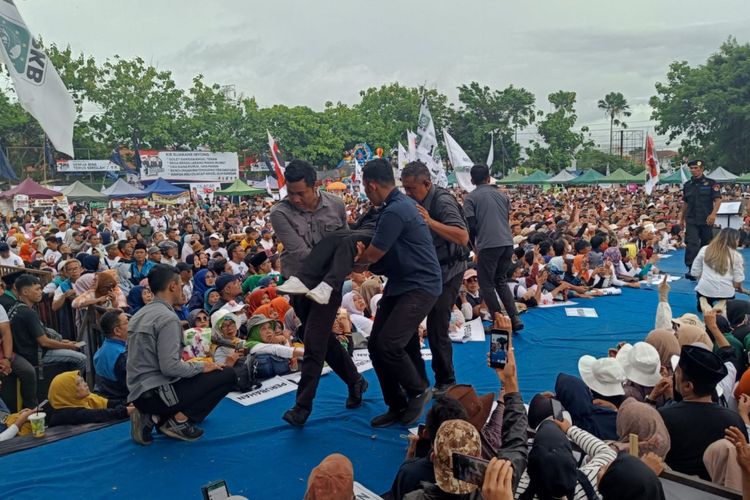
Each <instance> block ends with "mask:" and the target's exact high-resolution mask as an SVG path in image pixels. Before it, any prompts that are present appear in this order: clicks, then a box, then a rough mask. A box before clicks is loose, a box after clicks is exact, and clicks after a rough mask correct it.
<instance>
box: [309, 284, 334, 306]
mask: <svg viewBox="0 0 750 500" xmlns="http://www.w3.org/2000/svg"><path fill="white" fill-rule="evenodd" d="M332 291H333V288H332V287H331V285H329V284H328V283H326V282H324V281H321V282H320V283H319V284H318V286H316V287H315V288H313V289H312V290H310V291H309V292H307V294H305V297H307V298H308V299H310V300H313V301H315V302H317V303H318V304H320V305H326V304H328V301H329V300H331V292H332Z"/></svg>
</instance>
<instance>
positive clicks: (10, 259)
mask: <svg viewBox="0 0 750 500" xmlns="http://www.w3.org/2000/svg"><path fill="white" fill-rule="evenodd" d="M0 266H14V267H25V266H24V264H23V260H22V259H21V257H19V256H18V255H16V254H14V253H13V252H11V251H10V245H8V244H7V243H5V242H2V243H0Z"/></svg>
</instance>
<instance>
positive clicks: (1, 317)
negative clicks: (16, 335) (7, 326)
mask: <svg viewBox="0 0 750 500" xmlns="http://www.w3.org/2000/svg"><path fill="white" fill-rule="evenodd" d="M8 322H10V320H9V319H8V313H7V312H5V308H4V307H3V306H0V324H2V323H8Z"/></svg>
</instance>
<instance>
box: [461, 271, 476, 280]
mask: <svg viewBox="0 0 750 500" xmlns="http://www.w3.org/2000/svg"><path fill="white" fill-rule="evenodd" d="M476 276H477V270H476V269H467V270H466V271H465V272H464V280H467V279H469V278H475V277H476Z"/></svg>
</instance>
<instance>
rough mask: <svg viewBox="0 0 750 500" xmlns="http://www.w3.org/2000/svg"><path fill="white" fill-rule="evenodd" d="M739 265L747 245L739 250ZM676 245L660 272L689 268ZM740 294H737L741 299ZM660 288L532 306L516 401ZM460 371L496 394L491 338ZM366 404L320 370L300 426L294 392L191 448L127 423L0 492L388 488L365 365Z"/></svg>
mask: <svg viewBox="0 0 750 500" xmlns="http://www.w3.org/2000/svg"><path fill="white" fill-rule="evenodd" d="M744 256H745V260H746V262H747V260H748V256H750V252H744ZM682 258H683V257H682V252H677V253H675V254H674V255H672V256H671V257H669V258H668V259H664V260H663V261H662V262H661V263H660V265H659V267H660V268H661V269H663V270H665V271H667V272H672V273H673V274H675V275H680V276H681V275H682V274H683V273H684V272H685V269H684V265H683V263H682ZM671 287H672V293H671V295H670V303H671V304H672V309H673V313H674V314H675V315H681V314H683V313H686V312H695V295H694V292H693V287H694V283H691V282H688V281H687V280H685V279H682V280H679V281H676V282H673V283H671ZM743 298H744V297H743ZM657 301H658V293H657V291H656V287H655V286H654V287H653V288H651V289H646V288H644V289H642V290H634V289H624V290H623V295H622V296H619V297H617V296H615V297H603V298H597V299H593V300H580V299H579V300H578V304H579V307H593V308H595V309H596V311H597V313H598V315H599V317H598V318H596V319H593V318H568V317H566V316H565V308H564V307H557V308H549V309H535V310H532V311H530V312H529V313H528V314H525V315H524V316H523V320H524V322H525V324H526V329H525V330H523V332H521V333H520V334H519V335H517V336H516V337H515V338H514V345H515V348H516V350H515V352H516V356H517V363H518V369H519V376H520V385H521V389H522V392H523V396H524V400H525V401H526V402H528V401H529V399H530V398H531V396H532V395H533V394H535V393H537V392H540V391H545V390H552V389H553V386H554V381H555V377H556V375H557V373H558V372H561V371H563V372H567V373H571V374H577V373H578V372H577V361H578V358H579V357H580V356H582V355H583V354H593V355H595V356H606V354H607V348H609V347H612V346H615V345H616V344H617V342H619V341H628V342H636V341H639V340H642V339H643V338H644V337H645V336H646V334H647V333H648V332H649V331H650V330H651V329H652V328H653V325H654V317H655V312H656V304H657ZM454 348H455V349H454V358H455V364H456V371H457V377H458V380H459V382H461V383H471V384H473V385H474V386H475V387H476V388H477V392H479V393H480V394H481V393H485V392H490V391H492V392H495V393H496V394H497V392H498V390H499V388H498V385H499V383H498V381H497V377H496V375H495V373H494V371H492V370H490V369H489V368H487V366H486V352H487V350H488V343H479V342H476V343H468V344H463V345H456V344H454ZM365 376H366V377H367V379H368V380H369V382H370V390H369V391H368V392H367V394H366V397H365V404H364V405H363V406H362V407H361V408H359V409H356V410H346V409H345V408H344V400H345V398H346V387H345V386H344V384H343V383H342V382H341V381H340V380H339V379H338V378H337V377H336V376H335V375H333V374H331V375H327V376H325V377H323V379H322V380H321V384H320V388H319V390H318V397H317V399H316V401H315V409H314V412H313V414H312V416H311V418H310V420H309V421H308V423H307V425H306V426H305V428H304V429H301V430H300V429H294V428H291V427H289V426H288V425H287V424H286V423H284V422H283V421H282V420H281V415H282V413H283V412H284V411H285V410H286V409H287V408H289V407H291V406H292V405H293V403H294V393H291V394H286V395H283V396H280V397H278V398H275V399H272V400H269V401H266V402H263V403H259V404H257V405H253V406H249V407H243V406H241V405H239V404H237V403H235V402H233V401H230V400H228V399H225V400H224V401H222V402H221V403H220V404H219V406H218V408H217V409H216V410H215V411H214V413H212V414H211V415H210V416H209V418H208V419H207V420H206V422H205V423H204V424H203V427H204V428H205V431H206V433H205V435H204V437H203V438H202V439H200V440H199V441H197V442H195V443H184V442H177V441H173V440H170V439H167V438H164V437H156V438H155V442H154V443H153V444H152V445H151V446H149V447H140V446H137V445H135V444H134V443H132V441H131V440H130V436H129V424H127V423H124V424H118V425H115V426H111V427H108V428H105V429H102V430H98V431H95V432H90V433H87V434H84V435H81V436H76V437H73V438H70V439H65V440H63V441H59V442H56V443H52V444H49V445H45V446H41V447H37V448H35V449H32V450H27V451H23V452H19V453H15V454H12V455H9V456H6V457H3V458H0V470H2V474H0V492H2V493H0V497H2V498H5V499H16V498H29V499H31V498H33V499H39V498H55V499H66V498H142V499H150V498H165V499H172V498H180V499H186V498H195V499H199V498H201V490H200V488H201V486H202V485H205V484H207V483H208V482H210V481H213V480H216V479H225V480H226V481H227V483H228V486H229V490H230V492H232V493H236V494H241V495H244V496H246V497H248V498H250V499H300V498H302V496H303V494H304V491H305V486H306V481H307V476H308V474H309V472H310V470H311V469H312V468H313V467H314V466H315V465H317V464H318V462H319V461H320V460H321V459H322V458H323V457H325V456H326V455H328V454H329V453H333V452H340V453H343V454H345V455H346V456H348V457H349V458H350V459H351V460H352V462H353V464H354V471H355V479H356V480H357V481H359V482H360V483H362V484H363V485H365V486H366V487H368V488H369V489H371V490H372V491H374V492H376V493H381V492H383V491H385V490H387V489H388V488H389V487H390V484H391V481H392V479H393V477H394V476H395V473H396V470H397V469H398V466H399V465H400V463H401V461H402V460H403V458H404V452H405V445H406V442H405V441H404V440H403V439H401V438H400V437H399V435H400V434H406V433H407V431H406V429H405V428H402V427H393V428H389V429H373V428H371V427H370V426H369V420H370V418H372V417H373V416H374V415H376V414H379V413H381V412H383V411H384V409H385V407H384V405H383V402H382V397H381V394H380V390H379V386H378V383H377V380H376V378H375V373H374V372H373V371H372V370H370V371H367V372H365Z"/></svg>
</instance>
